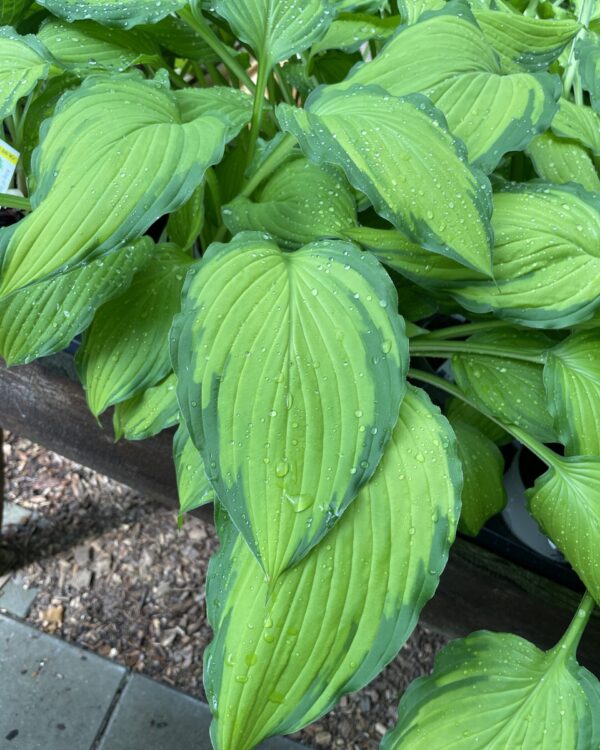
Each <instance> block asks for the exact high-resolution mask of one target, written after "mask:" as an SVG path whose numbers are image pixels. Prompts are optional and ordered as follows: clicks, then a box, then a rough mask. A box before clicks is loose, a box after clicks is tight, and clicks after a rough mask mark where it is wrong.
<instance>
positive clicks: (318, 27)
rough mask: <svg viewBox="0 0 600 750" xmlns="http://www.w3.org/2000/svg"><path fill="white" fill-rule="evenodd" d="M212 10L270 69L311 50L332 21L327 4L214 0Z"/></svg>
mask: <svg viewBox="0 0 600 750" xmlns="http://www.w3.org/2000/svg"><path fill="white" fill-rule="evenodd" d="M212 9H213V10H215V11H216V12H217V13H218V14H219V15H220V16H222V17H223V18H225V19H227V21H228V23H229V25H230V26H231V28H232V29H233V31H234V32H235V35H236V36H237V37H238V39H240V40H241V41H242V42H244V43H245V44H248V45H249V46H250V47H251V48H252V50H253V51H254V53H255V54H256V55H257V57H258V59H259V61H260V62H261V63H262V64H264V65H266V66H268V67H270V66H271V65H274V64H275V63H277V62H280V61H281V60H287V58H289V57H291V56H292V55H295V54H296V53H298V52H302V50H305V49H307V48H308V47H310V45H311V44H312V43H313V42H315V41H317V39H320V38H321V37H322V36H323V35H324V34H325V32H326V31H327V28H328V26H329V24H330V23H331V22H332V20H333V9H332V8H331V7H330V4H329V2H328V0H303V1H302V2H299V1H298V0H215V2H213V3H212Z"/></svg>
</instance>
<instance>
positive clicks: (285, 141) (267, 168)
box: [240, 133, 296, 198]
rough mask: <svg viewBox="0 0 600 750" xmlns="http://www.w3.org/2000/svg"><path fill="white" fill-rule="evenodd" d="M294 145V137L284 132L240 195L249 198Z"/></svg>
mask: <svg viewBox="0 0 600 750" xmlns="http://www.w3.org/2000/svg"><path fill="white" fill-rule="evenodd" d="M295 145H296V139H295V138H294V137H293V136H291V135H289V134H288V133H286V134H285V135H284V137H283V138H282V139H281V141H280V142H279V143H278V144H277V146H275V148H274V149H273V150H272V151H271V153H270V154H269V155H268V156H267V158H266V159H265V160H264V161H263V162H262V164H261V165H260V166H259V167H258V169H257V170H256V172H255V173H254V174H253V175H252V177H251V178H250V179H249V180H248V182H247V183H246V185H245V186H244V187H243V188H242V190H241V191H240V196H242V197H243V198H249V197H250V196H251V195H252V193H253V192H254V191H255V190H256V188H257V187H258V186H259V185H260V184H261V182H263V180H266V179H267V177H269V176H270V175H271V174H272V173H273V172H274V171H275V170H276V169H277V167H278V166H279V165H280V164H282V163H283V162H284V161H285V159H286V158H287V157H288V155H289V154H290V152H291V151H292V150H293V148H294V146H295Z"/></svg>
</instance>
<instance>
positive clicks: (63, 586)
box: [0, 435, 446, 750]
mask: <svg viewBox="0 0 600 750" xmlns="http://www.w3.org/2000/svg"><path fill="white" fill-rule="evenodd" d="M4 454H5V465H6V476H5V492H6V494H5V499H6V500H7V501H9V502H14V503H16V504H18V505H20V506H21V507H23V508H25V509H26V510H28V511H30V512H31V515H30V516H29V518H28V519H27V523H25V524H24V525H21V526H19V527H15V529H14V530H12V531H10V532H9V533H8V534H6V535H5V536H4V537H3V538H1V539H0V576H1V575H2V574H3V572H4V573H6V572H8V571H17V570H18V571H19V572H20V574H21V575H22V576H23V579H24V581H25V583H26V585H29V586H34V587H36V588H38V589H39V594H38V595H37V597H36V599H35V601H34V604H33V607H32V609H31V612H30V614H29V617H28V619H29V621H30V622H31V623H32V624H33V625H34V626H36V627H38V628H40V629H41V630H44V631H46V632H48V633H53V634H55V635H57V636H59V637H61V638H64V639H65V640H66V641H70V642H72V643H75V644H77V645H79V646H82V647H83V648H86V649H89V650H91V651H95V652H97V653H98V654H101V655H102V656H105V657H108V658H109V659H113V660H114V661H116V662H118V663H121V664H124V665H126V666H128V667H130V668H131V669H133V670H135V671H139V672H142V673H144V674H146V675H149V676H150V677H153V678H155V679H158V680H161V681H162V682H165V683H167V684H169V685H171V686H173V687H176V688H178V689H180V690H183V691H185V692H187V693H190V694H192V695H195V696H198V697H201V698H204V697H205V696H204V691H203V687H202V654H203V650H204V648H205V646H206V645H207V644H208V643H209V641H210V639H211V631H210V628H209V627H208V625H207V623H206V612H205V601H204V579H205V575H206V567H207V564H208V560H209V558H210V556H211V555H212V554H214V552H215V551H216V549H217V548H218V539H217V537H216V534H215V531H214V529H213V528H212V527H210V526H208V525H206V524H204V523H202V522H201V521H199V520H198V519H195V518H189V519H188V520H187V521H186V523H185V524H184V526H183V528H182V529H181V530H179V529H178V528H177V518H176V513H175V512H174V511H171V510H165V509H160V508H157V507H155V506H154V505H152V503H151V502H150V501H148V500H147V499H145V498H143V497H141V496H140V495H138V494H136V493H135V492H133V491H131V490H129V489H128V488H126V487H124V486H123V485H120V484H118V483H116V482H114V481H112V480H111V479H109V478H107V477H105V476H102V475H100V474H97V473H95V472H93V471H91V470H89V469H87V468H84V467H82V466H79V465H78V464H75V463H73V462H71V461H68V460H67V459H64V458H62V457H61V456H58V455H57V454H55V453H52V452H50V451H47V450H45V449H43V448H41V447H40V446H38V445H35V444H33V443H31V442H29V441H27V440H23V439H20V438H18V437H15V436H14V435H8V436H7V439H6V441H5V443H4ZM445 642H446V640H445V639H444V638H443V637H441V636H439V635H437V634H434V633H432V632H430V631H428V630H427V629H425V628H422V627H418V628H417V629H416V630H415V632H414V633H413V635H412V637H411V638H410V640H409V641H408V643H407V644H406V645H405V646H404V648H403V649H402V651H401V652H400V654H399V655H398V657H397V658H396V659H395V660H394V661H393V662H392V663H391V664H390V665H389V666H388V667H387V668H386V669H385V670H384V672H383V673H382V674H381V675H380V676H379V677H378V678H377V679H376V680H375V681H374V682H373V683H371V685H370V686H368V687H367V688H364V689H363V690H361V691H359V692H358V693H355V694H353V695H348V696H345V697H344V698H342V700H341V702H340V704H339V705H338V706H337V707H336V709H335V710H333V711H332V712H331V713H330V714H328V715H327V716H325V717H323V718H322V719H320V720H319V721H318V722H317V723H315V724H313V725H312V726H310V727H307V728H306V729H305V730H303V731H302V732H298V733H297V734H296V735H294V738H296V739H298V740H299V741H301V742H303V743H304V744H306V745H307V746H308V747H313V748H347V749H348V750H376V749H377V748H378V747H379V742H380V740H381V737H382V736H383V734H385V732H386V731H387V729H388V728H389V727H391V726H393V724H394V721H395V718H396V707H397V704H398V700H399V697H400V695H401V694H402V692H403V691H404V689H405V688H406V686H407V685H408V684H409V683H410V682H411V681H412V680H413V679H415V678H416V677H418V676H419V675H422V674H425V673H428V672H429V671H430V670H431V668H432V665H433V658H434V655H435V653H436V652H437V651H439V649H440V648H441V647H442V646H443V645H444V644H445Z"/></svg>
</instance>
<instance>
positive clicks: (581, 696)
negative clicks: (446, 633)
mask: <svg viewBox="0 0 600 750" xmlns="http://www.w3.org/2000/svg"><path fill="white" fill-rule="evenodd" d="M561 645H562V644H559V645H558V646H557V647H556V648H553V649H552V650H551V651H548V652H546V653H544V652H543V651H540V650H539V649H538V648H536V647H535V646H534V645H533V644H532V643H529V641H526V640H524V639H523V638H519V637H518V636H516V635H511V634H508V633H488V632H485V631H482V632H479V633H473V634H472V635H470V636H469V637H468V638H465V639H464V640H458V641H453V642H452V643H450V645H449V646H446V648H445V649H444V650H443V651H442V652H441V653H440V654H439V656H438V657H437V658H436V661H435V668H434V670H433V674H432V675H431V676H428V677H421V678H420V679H418V680H416V681H415V682H413V683H412V685H410V687H409V688H408V690H407V691H406V693H405V694H404V696H403V697H402V700H401V701H400V706H399V707H398V724H397V726H396V727H395V729H394V730H393V731H392V732H390V733H389V734H387V735H386V736H385V737H384V739H383V742H382V743H381V750H433V748H436V749H437V748H452V750H473V748H476V747H481V748H482V749H483V748H485V750H508V748H514V750H516V749H517V748H522V750H526V749H527V750H529V748H531V749H532V750H533V748H535V750H591V748H593V747H596V746H597V745H598V743H599V742H600V736H599V734H598V722H597V714H598V712H599V711H600V685H599V684H598V680H597V679H596V678H595V677H594V675H593V674H592V673H591V672H588V671H587V669H584V668H583V667H580V666H579V664H578V663H577V662H576V660H575V656H574V655H573V653H572V649H571V648H569V649H563V648H561Z"/></svg>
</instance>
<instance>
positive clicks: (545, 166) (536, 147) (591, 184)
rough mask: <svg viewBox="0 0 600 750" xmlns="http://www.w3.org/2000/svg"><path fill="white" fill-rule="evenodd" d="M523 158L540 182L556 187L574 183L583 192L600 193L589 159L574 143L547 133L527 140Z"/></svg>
mask: <svg viewBox="0 0 600 750" xmlns="http://www.w3.org/2000/svg"><path fill="white" fill-rule="evenodd" d="M527 155H528V156H529V158H530V159H531V161H532V162H533V165H534V167H535V171H536V172H537V174H538V175H539V177H541V178H542V179H544V180H547V181H548V182H555V183H556V184H558V185H564V184H565V183H567V182H577V183H578V184H579V185H581V186H582V187H584V188H585V189H586V190H592V191H595V192H600V179H599V178H598V172H597V171H596V166H595V164H594V162H593V160H592V157H591V156H590V154H589V153H588V151H587V150H586V149H585V148H584V147H583V146H582V145H581V144H579V143H577V142H576V141H570V140H567V139H566V138H559V137H557V136H556V135H554V133H551V132H550V131H548V132H547V133H543V134H542V135H538V136H536V137H535V138H534V139H533V140H532V141H531V143H530V144H529V145H528V146H527Z"/></svg>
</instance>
